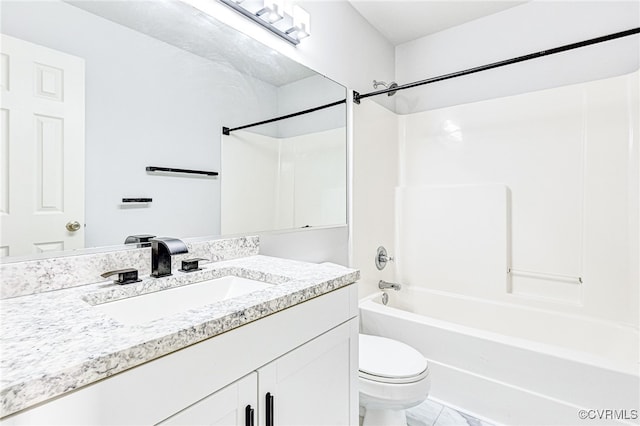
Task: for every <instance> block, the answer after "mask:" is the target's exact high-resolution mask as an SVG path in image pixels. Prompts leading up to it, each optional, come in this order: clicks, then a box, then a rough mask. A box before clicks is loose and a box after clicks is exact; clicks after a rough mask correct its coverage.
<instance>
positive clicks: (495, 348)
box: [360, 287, 640, 425]
mask: <svg viewBox="0 0 640 426" xmlns="http://www.w3.org/2000/svg"><path fill="white" fill-rule="evenodd" d="M381 295H382V293H377V294H376V295H373V296H370V297H368V298H366V299H363V300H362V301H361V303H360V321H361V330H362V332H363V333H367V334H374V335H379V336H385V337H392V338H395V339H397V340H400V341H403V342H405V343H407V344H409V345H412V346H413V347H415V348H416V349H418V350H419V351H420V352H422V353H423V354H424V356H425V357H426V358H427V359H428V360H429V363H430V364H429V365H430V368H431V371H432V391H431V396H432V397H433V398H436V399H440V400H442V401H445V402H447V403H449V404H451V405H453V406H457V407H460V408H463V409H465V410H467V411H470V412H471V413H474V414H476V415H478V416H480V417H484V418H487V419H491V420H493V421H495V422H499V423H503V424H510V425H524V424H531V425H543V424H550V425H551V424H557V425H570V424H582V425H601V424H640V419H638V416H640V373H639V365H640V364H639V363H638V351H639V348H638V330H637V329H634V328H632V327H623V326H619V325H615V324H611V323H607V322H603V321H594V320H589V319H586V318H582V317H578V316H571V315H561V314H557V313H554V312H550V311H544V310H539V309H527V308H523V307H521V306H517V307H515V306H511V305H508V304H502V303H492V302H487V301H484V300H481V299H474V298H468V297H463V296H455V295H451V294H449V293H441V292H434V291H429V290H424V289H419V288H418V289H416V288H411V287H403V289H402V290H401V291H400V292H399V293H398V292H389V296H390V300H389V304H388V305H387V306H384V305H383V304H382V302H381V297H380V296H381ZM580 410H587V411H586V412H580ZM596 410H600V411H596ZM603 410H611V411H610V412H607V411H603ZM580 415H582V416H586V417H587V419H586V420H581V418H580V417H579V416H580ZM614 418H617V419H622V420H611V419H614ZM607 419H609V420H607Z"/></svg>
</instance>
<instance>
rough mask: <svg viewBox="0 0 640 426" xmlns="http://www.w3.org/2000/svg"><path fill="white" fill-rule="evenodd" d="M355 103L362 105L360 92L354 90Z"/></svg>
mask: <svg viewBox="0 0 640 426" xmlns="http://www.w3.org/2000/svg"><path fill="white" fill-rule="evenodd" d="M353 103H354V104H356V105H360V92H356V91H355V90H354V91H353Z"/></svg>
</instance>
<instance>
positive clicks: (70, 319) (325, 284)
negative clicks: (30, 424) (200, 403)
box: [0, 255, 359, 417]
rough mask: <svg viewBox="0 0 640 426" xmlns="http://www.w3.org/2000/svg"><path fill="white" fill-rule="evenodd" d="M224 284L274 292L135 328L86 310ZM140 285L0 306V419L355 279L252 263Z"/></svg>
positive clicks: (327, 268)
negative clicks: (235, 279)
mask: <svg viewBox="0 0 640 426" xmlns="http://www.w3.org/2000/svg"><path fill="white" fill-rule="evenodd" d="M226 275H235V276H240V277H244V278H250V279H254V280H258V281H264V282H268V283H271V284H275V285H273V286H270V287H268V288H266V289H264V290H259V291H256V292H253V293H249V294H246V295H243V296H238V297H235V298H231V299H227V300H223V301H220V302H215V303H211V304H203V305H202V306H200V307H197V308H193V309H190V310H188V311H182V312H179V313H176V314H173V315H169V316H166V317H163V318H158V319H155V320H151V321H149V322H146V323H140V324H136V325H125V324H122V323H120V322H118V321H117V320H115V319H113V318H111V317H110V316H108V315H107V314H104V313H102V312H100V311H99V310H97V309H95V308H94V306H95V305H99V304H101V303H106V302H110V301H113V300H117V299H121V298H126V297H131V296H135V295H139V294H144V293H149V292H154V291H158V290H161V289H168V288H172V287H179V286H183V285H188V284H191V283H194V282H200V281H204V280H208V279H212V278H216V277H221V276H226ZM142 278H143V280H142V281H141V282H139V283H135V284H129V285H125V286H119V285H116V284H112V283H104V282H103V283H98V284H87V285H83V286H79V287H72V288H66V289H60V290H55V291H48V292H43V293H36V294H31V295H26V296H21V297H14V298H10V299H6V300H2V301H1V302H0V303H1V304H0V321H1V324H2V327H1V336H2V338H1V339H2V340H1V342H0V350H1V361H0V380H1V382H0V383H1V391H0V397H1V398H2V404H1V414H0V416H2V417H3V416H6V415H9V414H12V413H14V412H17V411H19V410H22V409H25V408H28V407H30V406H32V405H34V404H37V403H39V402H42V401H46V400H48V399H50V398H53V397H56V396H58V395H62V394H65V393H67V392H70V391H72V390H74V389H77V388H79V387H82V386H85V385H87V384H90V383H92V382H95V381H97V380H100V379H104V378H106V377H109V376H111V375H114V374H116V373H119V372H122V371H124V370H127V369H129V368H132V367H135V366H137V365H140V364H142V363H144V362H147V361H150V360H152V359H154V358H157V357H160V356H162V355H165V354H168V353H170V352H173V351H176V350H178V349H181V348H184V347H186V346H188V345H191V344H194V343H196V342H199V341H202V340H204V339H207V338H210V337H213V336H216V335H218V334H220V333H223V332H226V331H229V330H231V329H233V328H235V327H238V326H241V325H243V324H246V323H248V322H251V321H255V320H258V319H260V318H262V317H265V316H267V315H270V314H272V313H275V312H278V311H280V310H283V309H285V308H288V307H290V306H293V305H296V304H298V303H301V302H304V301H306V300H309V299H311V298H314V297H316V296H320V295H322V294H324V293H328V292H330V291H332V290H335V289H338V288H340V287H343V286H346V285H348V284H350V283H353V282H355V281H357V280H358V278H359V272H358V271H355V270H352V269H348V268H344V267H342V266H339V265H334V264H311V263H305V262H298V261H292V260H286V259H279V258H272V257H266V256H260V255H255V256H249V257H242V258H239V259H233V260H223V261H220V262H215V263H210V264H208V265H205V266H204V268H203V270H201V271H197V272H192V273H189V274H187V273H183V272H179V271H175V270H174V275H173V276H171V277H165V278H159V279H154V278H144V276H142Z"/></svg>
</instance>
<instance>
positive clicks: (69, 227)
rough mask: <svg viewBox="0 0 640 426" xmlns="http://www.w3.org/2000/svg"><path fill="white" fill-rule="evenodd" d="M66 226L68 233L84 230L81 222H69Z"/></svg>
mask: <svg viewBox="0 0 640 426" xmlns="http://www.w3.org/2000/svg"><path fill="white" fill-rule="evenodd" d="M65 226H66V228H67V231H69V232H76V231H77V230H79V229H80V228H82V225H80V222H78V221H77V220H74V221H73V222H67V224H66V225H65Z"/></svg>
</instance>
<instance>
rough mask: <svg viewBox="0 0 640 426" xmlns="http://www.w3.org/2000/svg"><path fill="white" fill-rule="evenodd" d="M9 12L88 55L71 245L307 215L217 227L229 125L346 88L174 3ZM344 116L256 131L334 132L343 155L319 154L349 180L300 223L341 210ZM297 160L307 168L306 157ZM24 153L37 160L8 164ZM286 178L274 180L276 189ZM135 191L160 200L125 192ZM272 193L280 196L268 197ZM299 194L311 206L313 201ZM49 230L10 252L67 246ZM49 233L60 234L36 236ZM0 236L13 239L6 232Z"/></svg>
mask: <svg viewBox="0 0 640 426" xmlns="http://www.w3.org/2000/svg"><path fill="white" fill-rule="evenodd" d="M84 9H89V10H91V12H93V13H90V12H89V11H86V10H84ZM95 13H99V14H100V15H103V16H107V17H108V18H109V19H105V18H104V17H102V16H98V15H96V14H95ZM114 21H116V22H114ZM118 22H120V23H118ZM1 24H2V33H3V34H7V35H9V36H11V37H14V38H17V39H20V40H23V41H26V42H28V43H32V44H35V45H38V46H42V47H44V48H48V49H54V50H55V51H58V52H62V53H64V54H67V55H73V56H75V57H77V58H80V59H82V60H83V61H84V63H85V87H84V90H85V93H86V98H85V114H84V116H85V117H84V126H85V138H84V151H85V156H84V159H82V158H79V159H76V160H74V162H75V163H76V166H77V165H78V162H82V161H84V165H83V167H84V171H85V190H84V194H75V195H76V196H77V197H79V198H81V197H82V195H84V210H85V218H84V220H82V219H80V221H81V222H83V224H86V226H84V227H83V228H82V230H81V231H80V232H76V233H75V234H73V233H71V232H69V231H66V230H64V231H63V236H64V237H69V238H76V240H77V239H79V238H82V239H83V240H84V241H83V243H82V244H80V245H78V244H76V247H95V246H105V245H114V244H122V243H123V242H124V239H125V237H126V236H127V235H132V234H141V233H149V234H155V235H172V236H179V237H194V236H204V235H219V234H222V233H227V232H233V233H243V232H245V233H246V232H255V231H267V230H272V229H283V228H291V227H298V226H304V225H300V223H302V222H300V221H295V220H276V221H268V227H264V226H260V227H258V228H255V227H254V226H253V224H250V225H249V226H248V227H247V228H244V229H243V228H242V227H241V226H240V227H238V226H236V227H234V228H233V229H232V230H231V229H230V230H229V231H227V230H225V229H221V208H222V210H223V211H229V209H227V208H226V207H224V206H222V207H221V185H224V182H225V173H229V175H230V176H232V175H233V174H234V173H235V172H236V170H235V165H236V164H238V165H241V164H245V163H244V162H243V161H242V159H240V158H239V157H229V158H226V159H223V158H221V153H220V149H221V128H222V126H234V125H241V124H245V123H249V122H254V121H260V120H264V119H267V118H271V117H274V116H278V115H281V114H287V113H291V112H295V111H296V110H297V109H301V108H309V107H313V106H316V105H319V104H322V103H326V102H329V101H335V100H339V99H344V97H345V92H346V91H345V89H344V87H342V86H340V85H338V84H336V83H335V82H332V81H330V80H328V79H326V78H325V77H322V76H320V75H318V74H317V73H314V72H313V71H311V70H309V69H307V68H305V67H302V66H300V65H299V64H296V63H294V62H293V61H291V60H288V59H286V58H284V57H282V56H281V55H277V54H276V53H274V52H272V51H270V50H269V49H267V48H265V47H264V46H262V45H259V44H258V43H257V42H255V41H254V40H252V39H249V38H248V37H246V36H244V35H242V34H239V33H237V32H234V31H233V30H231V29H229V28H228V27H226V26H224V25H222V24H220V23H218V22H216V21H215V20H213V19H212V18H210V17H204V16H202V15H201V14H197V13H193V9H190V7H189V6H187V5H184V4H181V3H179V2H173V1H153V2H146V1H142V2H73V4H69V3H66V2H61V1H46V2H23V1H3V2H2V22H1ZM230 52H233V54H231V53H230ZM9 71H11V68H9ZM68 84H69V82H65V85H68ZM3 108H5V106H4V105H3ZM313 115H315V118H314V117H312V116H313ZM9 124H11V123H9ZM344 126H345V109H344V106H341V107H340V108H335V109H333V111H326V112H325V111H321V112H318V113H316V114H311V115H309V116H308V117H304V118H301V119H300V120H299V121H298V119H292V120H287V123H285V122H282V123H279V124H277V125H274V126H265V128H264V129H257V130H255V131H257V132H259V133H261V134H262V135H263V136H264V137H267V136H268V137H273V138H278V139H281V141H280V143H281V144H282V145H283V146H286V145H292V142H291V141H288V140H287V139H290V138H296V137H297V138H300V137H302V138H304V133H305V132H310V133H311V134H313V135H316V134H319V132H325V131H331V130H335V133H336V135H337V134H338V133H339V134H340V136H337V138H336V139H335V140H334V141H333V142H331V143H333V144H335V145H336V148H335V150H336V152H338V151H340V152H341V153H342V155H338V154H337V153H336V154H335V155H333V156H332V157H331V160H329V158H328V157H327V158H325V157H326V156H325V157H323V160H322V161H323V162H324V161H325V159H326V162H329V161H335V162H336V163H335V164H329V163H325V166H323V167H322V169H323V170H325V169H326V170H329V169H332V170H337V171H340V172H341V173H337V174H336V175H335V177H336V178H338V177H339V178H340V179H342V188H343V190H342V191H343V192H342V193H340V196H338V195H337V194H336V195H335V201H332V202H331V203H325V205H326V208H327V209H334V210H333V211H331V212H327V213H326V214H325V215H324V217H327V218H330V219H328V221H326V222H324V223H321V222H322V221H320V220H316V219H315V218H314V220H313V223H306V222H308V221H309V220H304V221H303V222H305V223H304V224H305V225H306V224H309V225H313V226H317V225H332V224H343V223H345V222H346V207H345V206H346V194H344V188H345V187H346V173H344V170H346V160H345V155H346V132H345V130H344ZM336 129H341V130H336ZM64 130H65V129H64V128H63V131H64ZM249 130H250V131H254V130H251V129H249ZM254 134H257V133H254ZM63 136H64V134H63ZM310 137H312V136H310ZM63 139H64V138H63ZM323 140H324V139H323ZM8 143H17V142H15V141H9V142H8ZM327 143H328V142H327ZM303 145H304V144H297V150H298V151H295V150H294V151H295V152H297V154H295V155H298V157H300V156H301V155H302V151H300V149H301V147H302V146H303ZM318 146H319V145H318ZM315 148H317V147H315ZM315 148H311V147H309V148H308V149H307V150H306V151H309V152H310V150H313V149H315ZM290 151H291V152H290ZM294 151H292V149H289V148H286V149H284V150H283V151H282V153H281V159H280V162H279V164H280V165H283V166H284V165H285V164H286V163H287V162H291V161H290V157H291V156H292V155H294V154H292V152H294ZM306 151H305V152H306ZM229 152H230V151H229ZM304 155H306V154H304ZM309 158H311V157H309ZM34 161H35V159H34ZM226 163H228V164H226ZM298 163H300V166H299V167H296V169H298V170H299V171H302V170H311V168H310V167H307V166H302V164H303V162H300V161H298ZM309 164H315V163H314V162H310V163H309ZM25 166H31V165H25V164H21V165H14V164H11V165H10V167H25ZM147 166H163V167H173V168H182V169H196V170H209V171H220V172H221V175H220V176H219V177H209V176H204V177H203V176H196V175H182V174H180V175H176V174H162V173H160V174H154V173H149V172H147V171H146V170H145V168H146V167H147ZM265 167H266V166H265ZM288 177H290V178H291V182H290V183H288V184H287V185H288V187H291V188H294V187H295V186H296V183H295V182H296V179H301V182H300V184H299V185H297V186H298V187H299V188H303V187H304V185H303V184H302V181H304V180H309V178H308V176H304V174H301V173H300V172H298V173H297V174H292V175H290V176H288ZM336 186H337V184H336ZM309 188H310V190H305V191H300V192H299V193H298V194H295V195H296V197H297V198H298V199H300V200H302V199H304V198H310V197H312V196H313V194H314V193H315V192H316V191H315V190H314V189H313V187H309ZM16 191H17V187H16V188H14V187H8V197H7V198H8V199H9V201H11V197H12V196H13V195H12V193H15V192H16ZM283 191H284V189H283V188H280V189H271V190H270V193H272V194H273V193H275V194H278V193H282V192H283ZM276 196H277V195H276ZM138 197H148V198H151V199H152V200H153V201H152V202H150V203H134V204H127V203H123V202H122V199H123V198H138ZM275 200H279V201H278V202H280V201H282V198H280V199H277V198H273V199H270V201H271V202H275ZM222 202H224V198H223V199H222ZM289 202H293V201H289ZM255 203H256V202H255V200H252V199H251V197H245V198H244V200H243V202H242V203H240V202H236V203H235V204H234V207H233V209H234V210H235V209H237V211H246V210H248V209H251V208H252V206H254V205H255ZM302 204H303V205H304V206H313V205H314V201H313V200H311V199H310V200H308V201H305V202H304V203H302ZM309 208H311V207H309ZM314 208H315V207H314ZM61 215H62V214H61ZM73 220H77V218H73V217H69V218H66V217H65V218H64V220H63V223H67V222H68V221H73ZM266 223H267V222H265V224H266ZM25 226H29V225H28V224H27V225H25ZM56 226H58V225H56ZM82 231H84V235H83V233H82ZM48 238H49V237H48ZM54 239H55V238H54ZM50 240H51V238H49V239H48V240H47V241H35V242H30V243H29V244H28V245H27V246H28V249H27V251H26V252H14V251H12V250H11V248H10V247H9V249H8V250H7V251H8V253H6V252H5V253H4V254H8V255H9V256H20V255H24V254H29V253H35V252H37V251H38V249H37V244H40V246H39V247H40V251H42V250H43V249H42V247H44V249H45V250H46V249H47V247H52V248H53V250H60V249H65V248H70V247H71V246H70V245H69V244H65V242H63V241H62V242H59V241H50ZM51 242H54V243H56V244H53V245H50V246H47V245H46V244H45V245H43V244H42V243H51ZM0 246H8V244H6V243H5V242H4V241H2V242H0Z"/></svg>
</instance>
